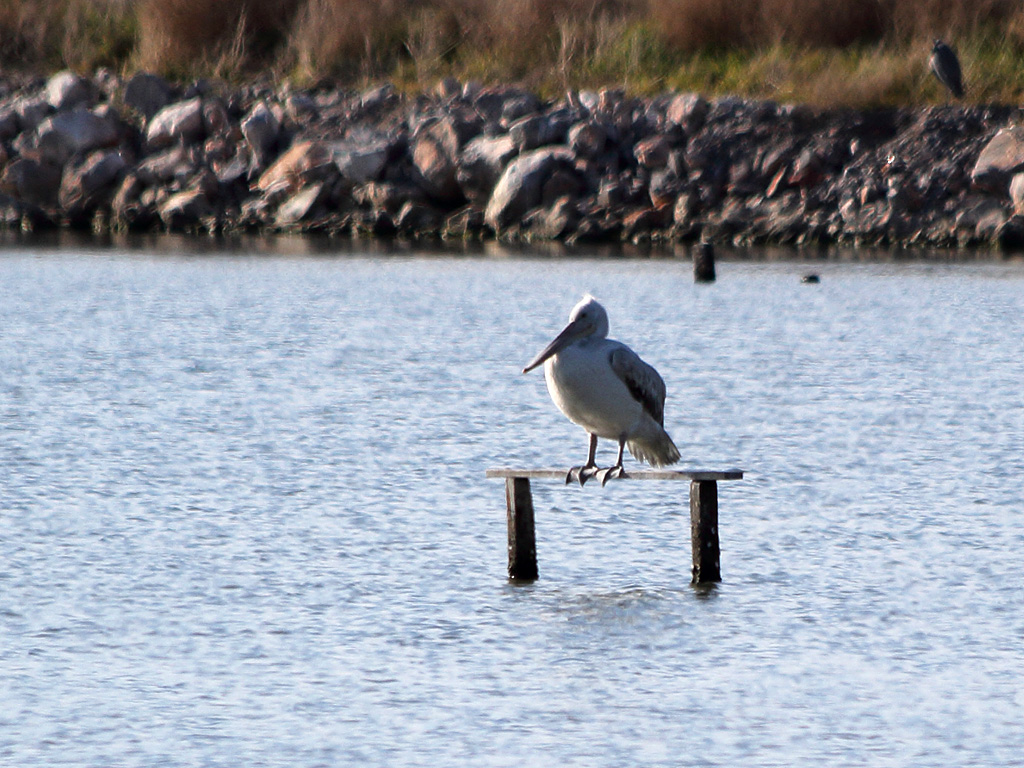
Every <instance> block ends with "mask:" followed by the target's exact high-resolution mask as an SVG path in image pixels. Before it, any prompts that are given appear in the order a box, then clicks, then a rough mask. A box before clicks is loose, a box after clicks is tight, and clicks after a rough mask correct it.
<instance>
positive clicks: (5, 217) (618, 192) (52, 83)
mask: <svg viewBox="0 0 1024 768" xmlns="http://www.w3.org/2000/svg"><path fill="white" fill-rule="evenodd" d="M0 228H8V229H21V230H32V231H39V230H43V229H61V228H71V229H82V230H92V231H96V232H106V231H128V232H133V231H141V232H148V231H170V232H196V233H225V234H230V233H243V232H257V233H276V232H302V233H314V232H315V233H326V234H330V235H346V236H376V237H390V236H398V237H405V238H446V239H460V240H477V239H489V238H497V239H499V240H503V241H520V242H522V241H563V242H567V243H598V242H632V243H646V242H654V243H658V242H664V243H674V242H694V241H696V240H707V241H715V242H730V243H734V244H783V245H815V244H821V245H828V244H847V245H883V246H910V247H915V246H916V247H942V248H945V247H964V246H979V245H991V246H994V247H998V248H1001V249H1004V250H1014V249H1019V248H1022V247H1024V119H1022V111H1021V109H1018V108H1016V107H953V106H950V107H935V108H922V109H888V110H878V111H870V112H856V111H822V110H815V109H811V108H809V107H804V106H799V105H798V106H792V105H780V104H776V103H773V102H765V101H751V100H743V99H738V98H722V99H715V100H708V99H705V98H703V97H702V96H700V95H697V94H666V95H663V96H659V97H656V98H649V99H641V98H632V97H628V96H626V95H624V94H623V93H622V92H621V91H615V90H603V91H597V92H588V91H581V92H573V93H569V94H567V95H566V97H565V98H563V99H561V100H559V101H557V102H544V101H541V100H540V99H538V98H537V97H536V96H535V95H533V94H532V93H529V92H527V91H524V90H522V89H518V88H512V87H508V88H484V87H481V86H480V85H478V84H474V83H468V84H461V83H458V82H455V81H452V80H445V81H443V82H441V83H439V84H438V86H437V88H436V89H435V91H434V92H433V93H431V94H424V95H420V96H417V97H406V96H403V95H401V94H399V93H397V92H396V91H395V90H394V89H393V88H391V87H390V86H381V87H378V88H374V89H371V90H368V91H364V92H351V91H345V90H341V89H338V88H334V87H321V88H316V89H311V90H293V89H289V88H287V87H283V88H278V87H273V86H270V85H249V86H245V87H237V88H231V87H228V86H226V85H224V84H219V83H213V82H205V81H201V82H197V83H193V84H190V85H188V86H177V85H175V84H172V83H169V82H167V81H165V80H163V79H162V78H160V77H157V76H154V75H150V74H145V73H140V74H137V75H134V76H132V77H130V78H119V77H117V76H115V75H114V74H113V73H110V72H105V71H100V72H97V73H96V74H95V75H93V76H91V77H82V76H79V75H76V74H73V73H71V72H62V73H59V74H57V75H54V76H52V77H50V78H47V79H44V78H39V79H36V80H32V81H27V82H18V83H15V82H6V83H0Z"/></svg>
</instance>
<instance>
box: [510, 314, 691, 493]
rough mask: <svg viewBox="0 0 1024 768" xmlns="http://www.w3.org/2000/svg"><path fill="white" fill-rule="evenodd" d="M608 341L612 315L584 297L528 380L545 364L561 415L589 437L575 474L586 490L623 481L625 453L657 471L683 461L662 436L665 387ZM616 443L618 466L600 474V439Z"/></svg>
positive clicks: (532, 364)
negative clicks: (592, 483) (595, 481)
mask: <svg viewBox="0 0 1024 768" xmlns="http://www.w3.org/2000/svg"><path fill="white" fill-rule="evenodd" d="M607 336H608V313H607V312H605V311H604V307H602V306H601V305H600V304H598V303H597V300H596V299H595V298H594V297H593V296H589V295H588V296H584V297H583V299H582V300H581V301H580V303H579V304H577V305H576V306H575V307H573V309H572V312H571V313H570V314H569V324H568V325H567V326H566V327H565V329H564V330H563V331H562V332H561V333H560V334H558V336H556V337H555V340H554V341H552V342H551V343H550V344H548V345H547V346H546V347H545V348H544V349H543V350H542V351H541V353H540V354H539V355H537V356H536V357H535V358H533V360H531V361H530V362H529V363H528V364H527V366H526V367H525V368H523V373H528V372H529V371H532V370H533V369H534V368H536V367H537V366H538V365H540V364H541V363H544V378H545V379H546V380H547V384H548V392H549V393H550V394H551V399H552V400H554V401H555V405H557V406H558V410H560V411H561V412H562V413H564V414H565V415H566V416H567V417H568V418H569V420H570V421H572V422H573V423H575V424H579V425H580V426H581V427H583V428H584V429H585V430H587V433H588V434H589V435H590V451H589V453H588V454H587V463H586V464H584V465H583V466H582V467H572V468H571V469H570V470H569V471H568V473H567V474H566V476H565V482H567V483H568V482H570V481H571V480H572V479H573V478H575V479H577V480H579V482H580V485H583V484H584V483H585V482H586V481H587V480H588V479H589V478H591V477H598V478H599V479H600V480H601V485H604V484H605V483H607V482H608V479H609V478H610V477H620V476H621V475H622V473H623V469H622V451H623V448H624V447H625V446H629V452H630V453H631V454H633V456H634V457H635V458H636V459H638V460H639V461H646V462H647V463H648V464H651V465H653V466H655V467H662V466H665V465H666V464H674V463H675V462H677V461H679V449H677V448H676V446H675V443H673V442H672V438H671V437H669V436H668V433H667V432H666V431H665V429H664V420H665V382H664V381H662V378H661V376H659V375H658V372H657V371H656V370H654V369H653V368H652V367H651V366H649V365H648V364H647V363H645V362H644V361H643V360H641V359H640V357H639V356H638V355H637V354H636V352H634V351H633V350H632V349H630V348H629V347H627V346H626V345H625V344H623V343H621V342H618V341H612V340H611V339H609V338H607ZM599 437H603V438H605V439H606V440H616V441H618V443H619V455H618V458H617V459H616V460H615V464H614V465H613V466H611V467H608V468H606V469H601V470H599V469H598V468H597V463H596V462H595V460H594V455H595V453H596V452H597V438H599Z"/></svg>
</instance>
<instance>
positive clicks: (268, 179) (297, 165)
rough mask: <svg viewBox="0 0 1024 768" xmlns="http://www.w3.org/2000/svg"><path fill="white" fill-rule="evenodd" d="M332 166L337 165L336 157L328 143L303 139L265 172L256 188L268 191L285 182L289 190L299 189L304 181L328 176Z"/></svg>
mask: <svg viewBox="0 0 1024 768" xmlns="http://www.w3.org/2000/svg"><path fill="white" fill-rule="evenodd" d="M331 167H335V166H334V158H333V156H332V153H331V149H330V147H329V146H328V145H327V144H326V143H324V142H322V141H301V142H299V143H297V144H293V145H292V146H291V148H290V149H289V150H288V151H287V152H285V153H284V154H282V155H281V156H280V157H279V158H277V160H276V161H275V162H274V164H273V165H271V166H270V167H269V168H267V170H266V171H264V172H263V174H262V175H261V176H260V178H259V181H258V182H256V188H257V189H258V190H260V191H261V192H266V191H267V190H268V189H270V188H271V187H274V186H277V185H279V184H280V183H281V182H284V183H286V185H287V188H288V189H289V190H293V189H298V188H299V187H300V186H301V185H302V184H303V182H304V181H307V180H312V179H316V178H326V176H327V168H331Z"/></svg>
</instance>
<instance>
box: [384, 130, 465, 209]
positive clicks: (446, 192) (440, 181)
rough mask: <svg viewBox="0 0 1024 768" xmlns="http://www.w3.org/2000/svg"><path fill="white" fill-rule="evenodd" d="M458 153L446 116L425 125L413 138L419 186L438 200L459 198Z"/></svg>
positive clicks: (456, 141)
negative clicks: (420, 181) (419, 180)
mask: <svg viewBox="0 0 1024 768" xmlns="http://www.w3.org/2000/svg"><path fill="white" fill-rule="evenodd" d="M458 154H459V137H458V133H457V132H456V130H455V127H454V125H453V124H452V121H451V120H450V119H445V120H440V121H438V122H436V123H434V124H432V125H430V126H428V127H427V128H425V129H424V130H422V131H420V132H419V134H418V135H417V136H416V138H415V139H414V140H413V147H412V161H413V165H415V166H416V170H418V171H419V172H420V176H421V177H422V185H423V189H424V190H425V191H426V193H427V194H428V195H430V196H431V197H432V198H434V199H435V200H437V201H439V202H442V203H452V202H461V201H462V199H463V196H462V190H461V189H460V188H459V183H458V180H457V178H456V171H457V166H456V163H457V158H458ZM399 228H401V225H399Z"/></svg>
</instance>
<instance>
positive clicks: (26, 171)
mask: <svg viewBox="0 0 1024 768" xmlns="http://www.w3.org/2000/svg"><path fill="white" fill-rule="evenodd" d="M60 179H61V170H60V167H59V166H57V165H54V164H53V163H49V162H46V161H45V160H40V159H36V158H31V157H19V158H18V159H16V160H14V161H13V162H11V163H9V164H8V165H7V167H6V168H4V171H3V174H2V175H0V189H3V190H4V191H6V192H9V193H10V194H12V195H14V196H15V197H16V198H18V199H20V200H24V201H25V202H27V203H32V204H33V205H39V206H42V207H44V208H46V207H52V206H53V205H55V204H56V202H57V195H58V192H59V191H60Z"/></svg>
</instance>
